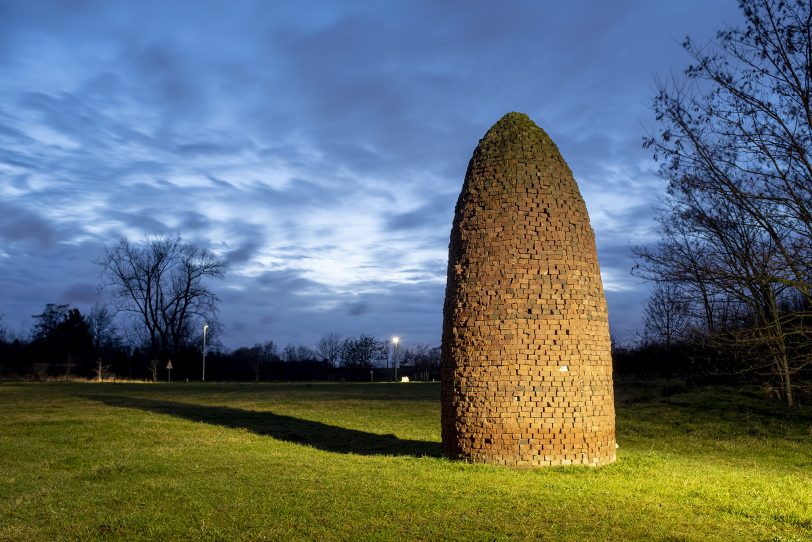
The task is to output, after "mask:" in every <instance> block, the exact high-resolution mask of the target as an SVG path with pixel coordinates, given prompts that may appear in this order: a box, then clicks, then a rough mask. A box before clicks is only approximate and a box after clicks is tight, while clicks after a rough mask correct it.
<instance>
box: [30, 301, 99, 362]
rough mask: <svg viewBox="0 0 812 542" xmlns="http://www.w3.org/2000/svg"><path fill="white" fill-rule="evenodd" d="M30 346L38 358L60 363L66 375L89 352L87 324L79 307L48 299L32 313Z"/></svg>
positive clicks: (83, 359) (90, 342) (90, 346)
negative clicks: (44, 304) (43, 307)
mask: <svg viewBox="0 0 812 542" xmlns="http://www.w3.org/2000/svg"><path fill="white" fill-rule="evenodd" d="M32 339H33V340H32V346H33V348H34V349H35V350H36V351H38V352H39V353H40V356H41V357H44V358H45V359H41V360H40V361H41V362H46V363H57V364H61V365H62V366H63V367H64V368H65V376H67V377H70V376H71V372H72V371H73V369H74V368H75V367H76V366H77V365H80V364H81V363H82V362H84V361H86V360H87V359H88V358H89V357H90V355H91V353H92V345H93V339H92V337H91V333H90V326H89V325H88V323H87V321H86V320H85V318H84V316H82V313H81V312H80V311H79V309H76V308H73V309H71V308H70V307H69V306H68V305H57V304H54V303H49V304H47V305H46V306H45V310H44V311H43V312H42V313H40V314H37V315H35V316H34V329H33V332H32Z"/></svg>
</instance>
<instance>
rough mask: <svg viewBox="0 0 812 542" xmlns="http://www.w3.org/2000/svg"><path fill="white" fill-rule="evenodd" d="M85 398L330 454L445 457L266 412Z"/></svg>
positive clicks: (433, 448) (409, 443)
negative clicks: (247, 433) (250, 434)
mask: <svg viewBox="0 0 812 542" xmlns="http://www.w3.org/2000/svg"><path fill="white" fill-rule="evenodd" d="M82 397H83V398H85V399H90V400H92V401H99V402H101V403H104V404H105V405H109V406H113V407H123V408H137V409H139V410H145V411H147V412H155V413H157V414H168V415H170V416H175V417H177V418H183V419H186V420H191V421H195V422H204V423H208V424H212V425H220V426H223V427H230V428H234V429H246V430H248V431H251V432H252V433H256V434H258V435H265V436H269V437H273V438H275V439H278V440H284V441H287V442H294V443H297V444H306V445H308V446H313V447H314V448H318V449H320V450H325V451H328V452H336V453H344V454H346V453H354V454H360V455H405V456H413V457H423V456H431V457H440V456H441V455H442V453H441V449H440V444H439V443H437V442H426V441H422V440H404V439H399V438H397V437H396V436H395V435H378V434H376V433H367V432H366V431H358V430H357V429H346V428H344V427H336V426H334V425H328V424H326V423H321V422H314V421H311V420H303V419H301V418H295V417H293V416H284V415H281V414H274V413H273V412H267V411H265V412H257V411H254V410H242V409H239V408H230V407H224V406H211V405H196V404H189V403H178V402H174V401H156V400H153V399H143V398H140V397H121V396H113V395H82Z"/></svg>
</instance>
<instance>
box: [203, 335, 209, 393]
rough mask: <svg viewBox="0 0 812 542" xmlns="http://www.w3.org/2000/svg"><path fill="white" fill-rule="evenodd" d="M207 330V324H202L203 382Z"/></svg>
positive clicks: (204, 378)
mask: <svg viewBox="0 0 812 542" xmlns="http://www.w3.org/2000/svg"><path fill="white" fill-rule="evenodd" d="M208 330H209V324H203V382H205V381H206V332H207V331H208Z"/></svg>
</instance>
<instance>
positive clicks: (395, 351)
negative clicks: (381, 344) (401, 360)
mask: <svg viewBox="0 0 812 542" xmlns="http://www.w3.org/2000/svg"><path fill="white" fill-rule="evenodd" d="M399 344H400V337H392V345H393V347H392V365H394V366H395V382H397V381H398V345H399Z"/></svg>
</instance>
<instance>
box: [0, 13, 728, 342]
mask: <svg viewBox="0 0 812 542" xmlns="http://www.w3.org/2000/svg"><path fill="white" fill-rule="evenodd" d="M700 8H701V9H702V13H703V17H696V16H695V13H696V12H697V10H698V9H700ZM735 10H736V6H735V5H730V6H727V5H722V4H718V5H717V4H711V5H709V4H706V3H705V4H702V3H700V2H699V1H698V0H694V1H692V2H681V3H671V4H662V3H651V2H645V1H643V0H623V1H620V2H616V3H613V4H611V5H609V4H607V5H603V4H595V5H593V6H590V9H588V10H584V9H581V8H579V7H578V6H569V5H563V4H561V5H548V4H543V3H537V4H533V3H527V2H520V1H508V2H501V3H499V5H496V4H487V3H483V4H472V5H467V6H466V7H465V9H460V7H459V6H456V5H454V4H452V3H444V2H430V1H418V2H398V1H395V2H388V3H387V4H386V5H385V6H383V5H379V4H375V3H366V4H364V3H361V4H336V3H334V2H328V1H321V2H319V1H317V2H316V3H315V4H313V5H311V7H310V8H309V9H301V7H299V6H295V5H293V4H285V3H268V2H256V3H253V4H252V3H242V4H240V5H236V6H235V5H233V4H232V3H229V2H225V1H217V0H215V1H213V2H207V3H206V4H205V5H203V6H201V5H200V4H199V3H198V2H193V1H184V0H181V1H179V2H172V3H166V2H161V1H157V0H145V1H144V2H139V3H137V4H136V3H110V2H98V1H85V2H63V1H58V0H51V1H48V0H45V3H41V2H38V3H36V5H35V4H34V3H30V2H28V3H26V2H2V1H0V202H2V203H0V240H2V243H0V247H1V248H0V264H2V265H5V262H8V261H13V262H14V266H13V267H3V268H2V269H3V271H2V273H0V287H2V288H3V291H4V292H11V293H10V294H7V298H8V301H7V300H6V299H4V311H6V312H7V313H8V314H7V317H8V318H10V319H11V318H16V320H15V322H16V324H15V325H19V326H25V325H26V322H28V318H29V315H30V314H35V313H36V312H38V311H39V309H40V308H41V306H42V305H44V304H45V303H47V302H53V301H55V300H60V299H70V300H71V302H73V303H87V302H88V301H89V298H90V295H89V292H90V290H89V284H90V282H88V278H87V277H88V276H92V273H94V266H93V264H92V262H91V260H92V258H93V257H94V256H95V255H96V254H98V253H99V249H100V247H101V246H102V245H104V244H105V243H110V242H111V241H113V240H115V239H116V238H117V237H119V236H122V235H125V236H128V237H129V238H130V239H131V240H133V241H136V240H138V239H140V238H141V237H142V236H143V235H144V234H145V233H154V232H159V231H169V232H178V233H180V234H181V235H183V236H184V238H185V239H187V240H190V241H192V242H194V243H196V244H198V245H200V246H209V247H211V248H212V249H213V250H215V251H216V252H218V253H219V254H221V255H222V256H223V257H225V258H226V259H227V260H228V261H229V263H230V266H231V267H230V270H229V274H228V278H227V280H226V281H225V282H223V283H220V284H217V285H216V288H217V289H218V292H219V293H220V294H221V297H222V299H223V302H222V307H221V320H222V321H223V322H224V324H225V326H226V329H227V334H228V335H227V341H226V344H227V345H229V346H238V345H240V344H247V343H250V342H256V341H260V340H267V339H269V338H274V339H276V340H277V341H278V342H281V343H285V342H288V341H291V342H299V341H301V342H308V341H310V342H312V341H314V340H316V339H317V338H318V337H319V336H320V335H321V334H323V333H326V332H328V331H337V332H340V333H342V334H345V335H346V334H357V333H359V332H363V331H365V332H368V333H372V334H380V335H382V336H383V335H387V334H390V333H392V332H394V331H397V332H398V333H400V334H402V335H403V336H404V337H412V338H414V339H415V340H417V338H418V337H419V340H420V342H431V343H437V342H438V341H439V336H440V329H439V328H440V323H441V311H442V297H443V283H444V279H445V272H446V262H445V258H446V256H447V246H448V234H449V229H450V226H451V220H452V217H453V210H454V202H455V200H456V197H457V194H458V193H459V190H460V188H461V186H462V179H463V177H464V174H465V169H466V165H467V163H468V160H469V159H470V157H471V153H472V151H473V149H474V147H475V146H476V144H477V141H478V139H479V138H480V137H482V135H483V134H484V133H485V131H486V130H487V129H488V128H489V127H490V126H491V125H492V124H493V123H494V122H495V121H496V120H497V119H498V118H499V117H500V116H501V115H502V114H503V113H505V112H507V111H510V110H519V111H524V112H526V113H528V114H529V115H530V116H531V117H532V118H533V119H535V120H536V121H538V122H539V124H540V125H541V126H542V127H543V128H544V129H545V130H547V131H548V133H550V135H551V136H552V137H553V139H554V140H555V141H556V142H557V144H558V145H559V147H560V148H561V151H562V154H563V155H564V157H565V159H566V160H567V161H568V163H569V164H570V166H571V167H572V169H573V171H574V173H575V176H576V178H577V180H578V182H579V185H580V187H581V190H582V193H583V195H584V198H585V200H586V202H587V205H588V208H589V212H590V215H591V217H592V221H593V227H594V229H595V233H596V238H597V243H598V251H599V255H600V258H601V264H602V268H603V270H604V275H605V278H606V282H607V296H608V298H609V304H610V317H611V318H612V321H613V326H614V328H617V329H621V328H622V329H624V330H633V326H634V325H636V324H633V321H634V320H635V319H637V320H639V318H638V316H637V312H636V311H637V310H638V309H637V307H639V305H640V303H641V300H642V299H644V298H645V286H641V285H640V284H638V283H637V282H636V281H635V280H636V279H634V278H632V277H629V275H628V269H629V268H630V267H631V257H630V252H629V242H630V241H634V242H639V241H645V240H647V239H650V238H652V237H653V234H652V231H653V221H652V219H651V216H652V214H651V208H652V207H653V206H655V205H656V204H657V202H658V198H659V197H660V195H661V194H662V188H661V184H660V183H659V181H657V179H656V178H655V177H654V176H653V175H652V173H651V169H652V168H651V161H650V157H649V156H648V155H647V154H646V152H645V151H643V150H642V149H641V148H640V143H639V142H640V136H641V135H642V134H641V132H642V129H641V126H640V125H641V123H642V124H643V125H646V124H650V123H651V122H653V119H652V118H651V112H650V111H649V110H648V108H647V106H646V104H647V103H648V101H649V99H650V96H651V94H652V90H651V79H652V75H653V74H654V73H656V72H662V71H663V70H666V69H668V67H669V66H676V69H677V70H678V69H679V68H680V67H681V66H682V65H683V64H684V61H685V59H684V57H683V56H681V53H680V51H679V48H678V47H677V46H676V45H675V43H674V41H673V39H672V38H674V37H676V38H679V37H681V36H682V35H684V34H686V33H691V34H694V35H697V36H700V37H702V36H708V37H710V36H712V35H713V31H714V30H715V29H716V28H718V27H720V26H721V22H722V20H723V19H727V20H729V21H735V20H736V16H737V15H736V12H735ZM178 20H183V21H184V24H183V25H180V26H179V25H178V24H177V21H178ZM136 22H137V23H136ZM417 36H419V38H418V37H417ZM12 313H13V315H14V316H12ZM348 316H351V317H348ZM614 328H613V329H614ZM624 333H626V331H624ZM629 333H632V331H629ZM404 340H406V339H404Z"/></svg>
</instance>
